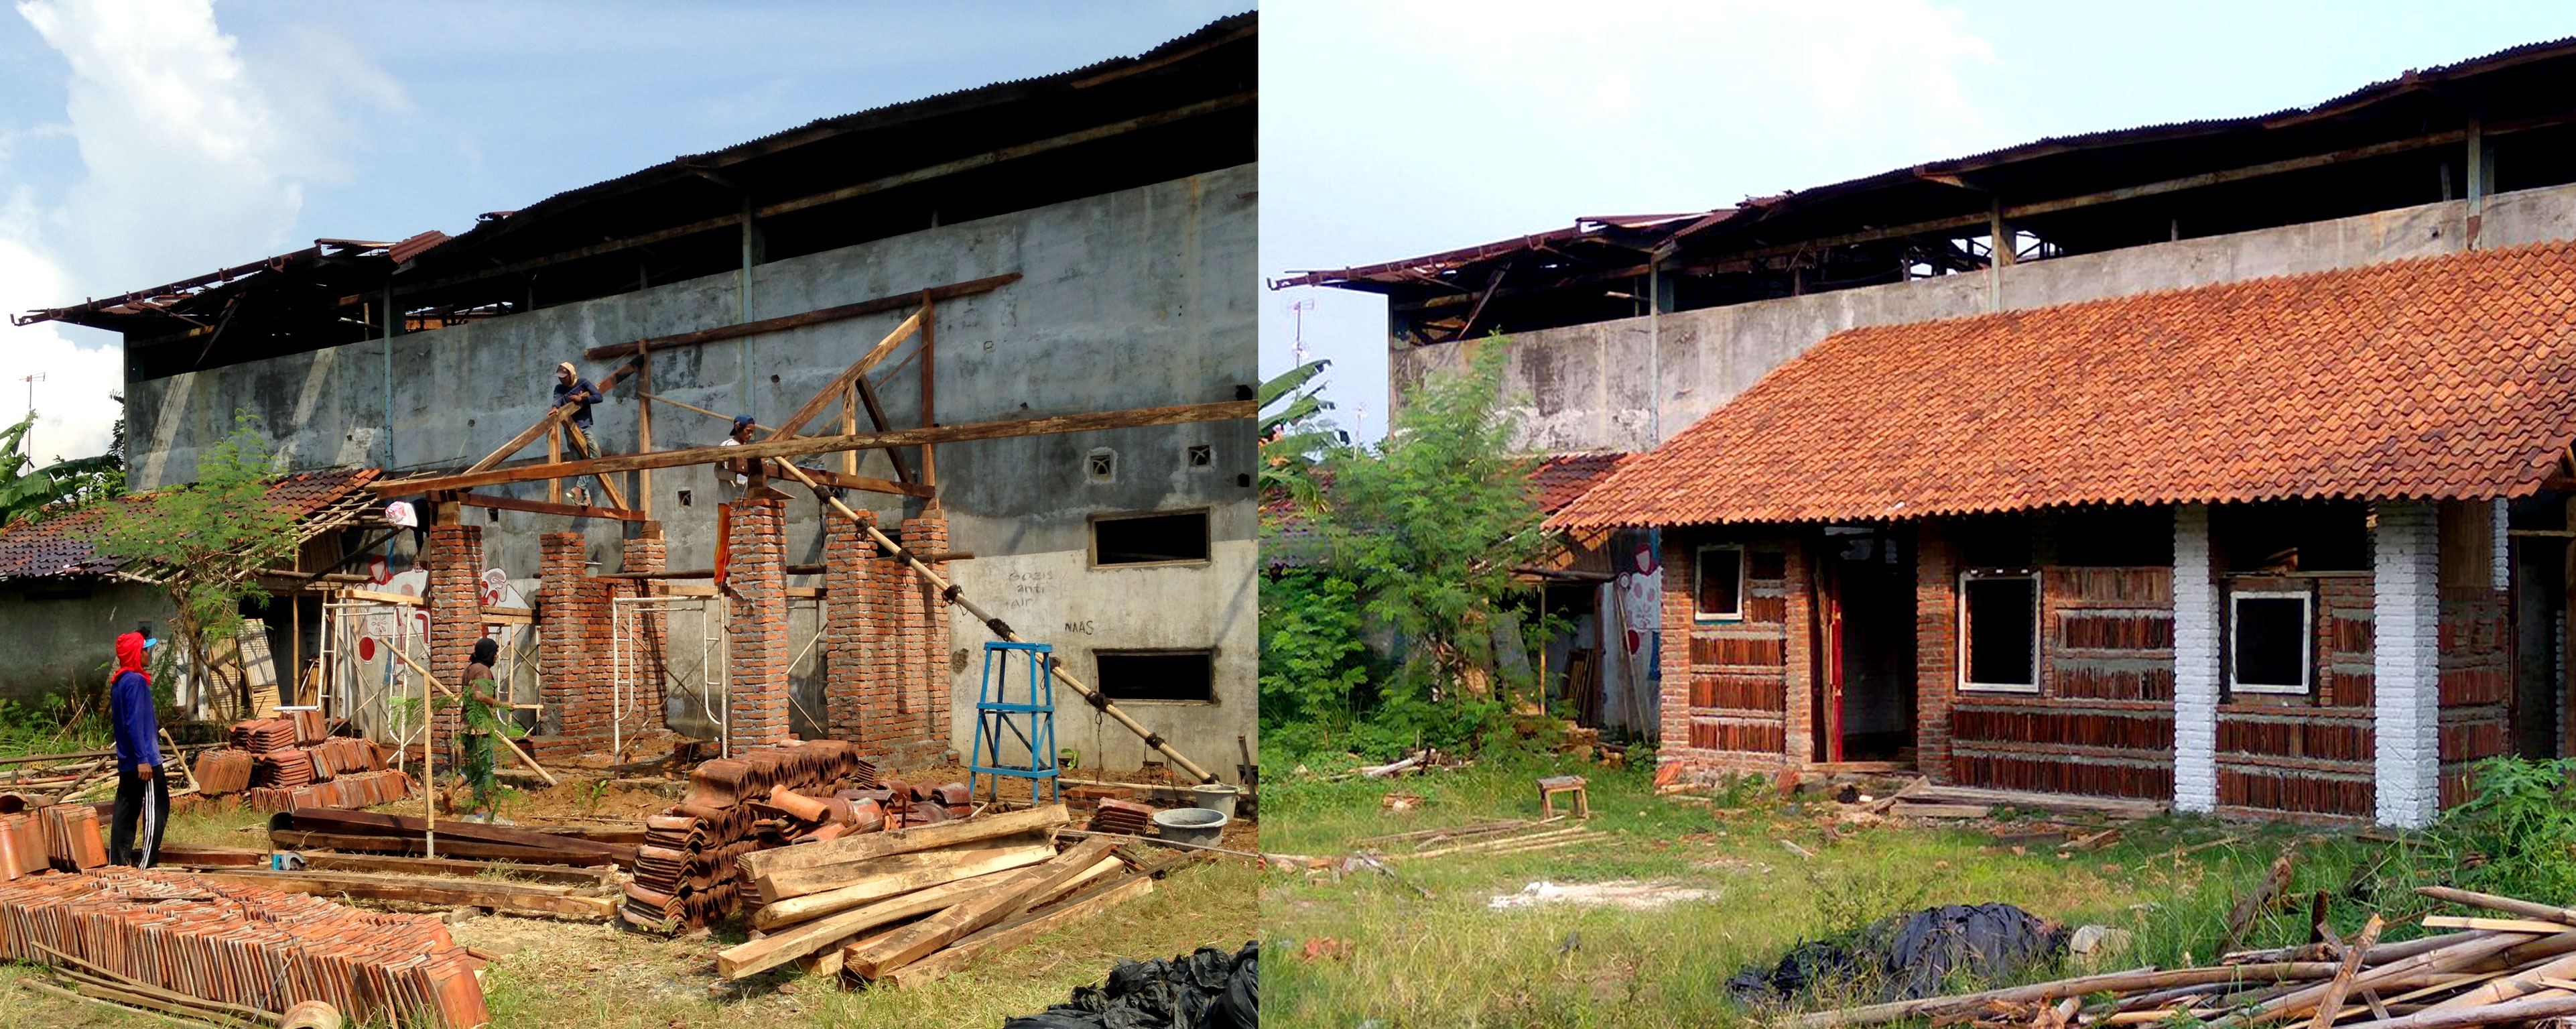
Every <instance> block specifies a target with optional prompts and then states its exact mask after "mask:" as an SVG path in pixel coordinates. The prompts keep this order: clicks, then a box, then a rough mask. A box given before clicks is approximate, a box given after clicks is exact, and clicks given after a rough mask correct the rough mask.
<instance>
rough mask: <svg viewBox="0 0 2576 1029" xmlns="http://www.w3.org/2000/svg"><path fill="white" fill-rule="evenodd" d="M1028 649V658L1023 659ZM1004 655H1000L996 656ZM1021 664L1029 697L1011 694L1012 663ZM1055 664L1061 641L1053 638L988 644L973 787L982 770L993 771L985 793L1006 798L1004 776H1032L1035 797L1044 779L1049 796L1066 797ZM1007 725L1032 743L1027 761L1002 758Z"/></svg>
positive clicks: (970, 771) (970, 769)
mask: <svg viewBox="0 0 2576 1029" xmlns="http://www.w3.org/2000/svg"><path fill="white" fill-rule="evenodd" d="M1023 655H1025V657H1026V659H1025V660H1022V656H1023ZM997 657H998V658H999V659H1000V660H999V661H996V660H995V658H997ZM1015 664H1017V665H1020V666H1021V667H1022V668H1024V669H1026V671H1025V672H1023V673H1022V676H1021V678H1022V680H1023V684H1022V685H1021V687H1020V692H1021V693H1022V694H1023V695H1025V696H1026V698H1027V699H1025V700H1022V701H1013V700H1012V699H1011V685H1012V684H1011V666H1013V665H1015ZM1054 666H1055V647H1054V645H1052V644H1047V643H999V642H995V643H986V644H984V683H983V686H982V688H981V689H980V690H979V691H978V692H977V694H976V697H975V754H974V758H973V760H972V761H970V762H969V763H968V764H967V766H966V768H967V778H968V779H969V780H970V781H969V782H968V783H967V789H968V791H969V792H972V790H973V789H974V785H975V784H974V783H973V782H972V781H971V780H973V779H974V778H975V777H976V776H978V775H989V776H991V777H992V778H991V779H990V780H988V782H989V786H988V787H987V792H986V794H985V796H986V797H987V799H990V800H998V799H1000V795H1001V790H1002V779H1003V777H1005V776H1008V777H1010V778H1013V779H1027V780H1029V799H1030V800H1031V801H1032V802H1034V801H1036V800H1037V796H1038V783H1040V782H1044V783H1045V784H1046V788H1047V799H1048V800H1051V801H1052V800H1060V799H1063V786H1062V784H1061V783H1060V782H1058V780H1057V778H1056V773H1057V772H1058V771H1059V769H1058V768H1057V767H1056V751H1055V677H1054V676H1053V675H1051V674H1049V673H1050V672H1051V671H1053V669H1054ZM1005 731H1007V732H1009V733H1010V734H1011V736H1012V737H1013V738H1014V739H1016V740H1018V741H1019V744H1020V746H1022V747H1026V748H1028V752H1029V763H1028V764H1027V765H1026V766H1020V765H1006V764H1003V763H1002V734H1003V733H1004V732H1005Z"/></svg>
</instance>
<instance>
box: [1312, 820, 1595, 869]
mask: <svg viewBox="0 0 2576 1029" xmlns="http://www.w3.org/2000/svg"><path fill="white" fill-rule="evenodd" d="M1564 817H1565V816H1563V815H1558V816H1556V817H1555V818H1545V819H1540V820H1539V821H1536V822H1527V821H1522V820H1520V819H1504V820H1502V821H1496V822H1483V823H1478V824H1475V825H1464V826H1458V827H1456V828H1450V829H1424V830H1420V831H1417V832H1410V833H1398V834H1396V835H1393V836H1381V837H1376V838H1374V839H1371V840H1363V841H1361V842H1362V843H1363V845H1364V847H1365V850H1366V851H1367V852H1368V853H1370V854H1372V855H1373V856H1376V857H1380V858H1383V859H1385V860H1387V861H1410V860H1415V859H1420V858H1434V857H1446V856H1448V855H1451V854H1459V855H1472V856H1485V855H1495V854H1525V853H1531V852H1535V851H1542V850H1555V849H1557V848H1559V847H1573V846H1580V845H1585V844H1599V843H1606V842H1608V841H1609V840H1611V839H1612V838H1613V836H1614V834H1612V833H1608V832H1603V831H1601V830H1598V829H1588V828H1584V827H1582V826H1572V827H1569V828H1562V829H1555V828H1549V823H1551V822H1555V821H1558V820H1559V819H1562V818H1564Z"/></svg>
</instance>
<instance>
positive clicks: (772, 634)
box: [725, 498, 789, 754]
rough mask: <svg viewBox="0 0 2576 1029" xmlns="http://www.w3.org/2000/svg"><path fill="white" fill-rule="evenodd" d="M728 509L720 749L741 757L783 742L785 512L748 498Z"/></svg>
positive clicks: (783, 508)
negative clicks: (726, 649) (725, 659)
mask: <svg viewBox="0 0 2576 1029" xmlns="http://www.w3.org/2000/svg"><path fill="white" fill-rule="evenodd" d="M730 507H731V509H732V512H733V513H732V517H731V520H730V523H729V524H728V525H727V526H726V530H727V536H726V539H725V548H726V550H727V552H728V556H727V558H726V560H727V568H728V571H727V573H726V577H725V591H726V592H727V593H728V594H730V595H731V596H730V597H729V598H728V604H727V607H728V609H729V612H730V616H729V617H728V618H727V620H726V624H725V632H726V636H727V639H728V640H729V642H730V648H729V650H730V654H731V659H730V662H729V664H728V666H727V667H728V669H729V674H728V676H727V678H726V686H725V712H726V714H725V744H726V746H727V748H728V749H729V750H730V751H731V752H732V753H735V754H740V753H742V752H743V751H745V750H748V749H750V748H753V747H763V746H768V745H770V744H773V743H776V742H778V741H779V740H782V739H785V738H786V737H787V661H788V657H789V655H788V652H787V565H786V545H785V539H784V537H785V526H786V520H787V504H786V502H784V501H779V500H764V499H759V498H747V499H743V500H738V501H735V502H733V504H731V505H730Z"/></svg>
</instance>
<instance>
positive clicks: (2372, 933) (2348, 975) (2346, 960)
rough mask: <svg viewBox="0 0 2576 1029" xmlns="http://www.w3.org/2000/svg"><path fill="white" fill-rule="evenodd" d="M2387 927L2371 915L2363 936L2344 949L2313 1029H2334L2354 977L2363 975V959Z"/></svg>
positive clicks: (2363, 929) (2327, 985)
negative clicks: (2339, 964)
mask: <svg viewBox="0 0 2576 1029" xmlns="http://www.w3.org/2000/svg"><path fill="white" fill-rule="evenodd" d="M2385 925H2386V923H2384V922H2381V921H2380V920H2379V916H2378V915H2376V914H2373V915H2371V916H2370V921H2369V923H2368V924H2365V925H2363V926H2362V927H2361V935H2360V936H2359V937H2356V938H2354V939H2353V941H2352V942H2351V943H2350V944H2349V945H2346V946H2345V947H2344V949H2343V963H2342V965H2341V966H2340V967H2338V968H2336V969H2335V976H2334V979H2333V980H2332V981H2330V982H2328V983H2327V984H2326V996H2325V999H2324V1000H2321V1001H2318V1002H2317V1017H2316V1020H2315V1021H2314V1022H2312V1023H2310V1027H2311V1029H2333V1026H2334V1023H2335V1018H2336V1017H2337V1016H2339V1015H2341V1014H2342V1013H2343V998H2344V995H2345V994H2347V993H2350V992H2352V977H2353V976H2356V975H2359V974H2361V959H2362V957H2363V956H2364V955H2367V954H2369V953H2370V948H2371V945H2372V944H2375V943H2378V942H2379V930H2380V929H2381V928H2383V927H2384V926H2385Z"/></svg>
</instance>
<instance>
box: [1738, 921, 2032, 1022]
mask: <svg viewBox="0 0 2576 1029" xmlns="http://www.w3.org/2000/svg"><path fill="white" fill-rule="evenodd" d="M2065 949H2066V930H2065V929H2064V927H2062V926H2059V925H2058V924H2057V923H2055V922H2052V921H2049V920H2048V919H2045V918H2041V917H2039V916H2038V915H2034V914H2031V913H2030V912H2028V911H2024V910H2022V909H2021V908H2018V907H2015V906H2013V905H2010V904H1973V905H1971V904H1946V905H1943V906H1941V907H1935V908H1925V909H1923V910H1921V911H1917V912H1915V913H1913V914H1910V915H1892V916H1889V917H1887V918H1882V919H1880V920H1878V921H1876V922H1872V923H1870V924H1869V926H1868V927H1866V928H1864V929H1862V930H1861V931H1860V932H1858V933H1856V934H1854V935H1853V936H1851V937H1850V938H1848V939H1841V940H1819V941H1810V942H1806V943H1801V944H1799V945H1797V946H1795V947H1792V948H1790V949H1789V953H1788V954H1786V955H1784V956H1782V957H1781V959H1780V962H1779V963H1778V964H1776V965H1770V966H1763V965H1755V966H1753V967H1750V968H1747V969H1745V970H1743V971H1741V972H1738V973H1736V974H1735V977H1734V978H1732V979H1729V980H1727V981H1726V989H1727V992H1728V993H1730V994H1733V995H1734V996H1735V998H1736V999H1737V1000H1740V1001H1744V1002H1746V1003H1779V1002H1781V1001H1785V1000H1789V999H1792V998H1796V997H1801V996H1804V995H1807V994H1810V993H1814V992H1816V991H1818V990H1830V991H1836V992H1841V993H1845V994H1848V995H1852V996H1859V995H1865V994H1868V993H1872V992H1875V993H1876V994H1877V995H1878V999H1879V1000H1882V1001H1888V1000H1915V999H1919V998H1923V997H1934V996H1939V995H1941V994H1943V993H1945V992H1948V991H1949V989H1950V988H1951V987H1952V986H1953V985H1955V984H1954V983H1953V982H1952V981H1951V977H1952V976H1953V975H1954V974H1960V975H1965V976H1968V977H1971V978H1973V979H1976V980H1980V981H1987V982H1991V981H1994V980H1998V979H2003V978H2007V977H2011V976H2014V975H2018V974H2020V973H2021V972H2022V971H2023V970H2025V969H2028V968H2031V967H2033V966H2035V965H2040V964H2044V963H2046V962H2049V961H2054V960H2056V958H2057V956H2058V955H2059V954H2060V953H2061V952H2063V951H2064V950H2065Z"/></svg>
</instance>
